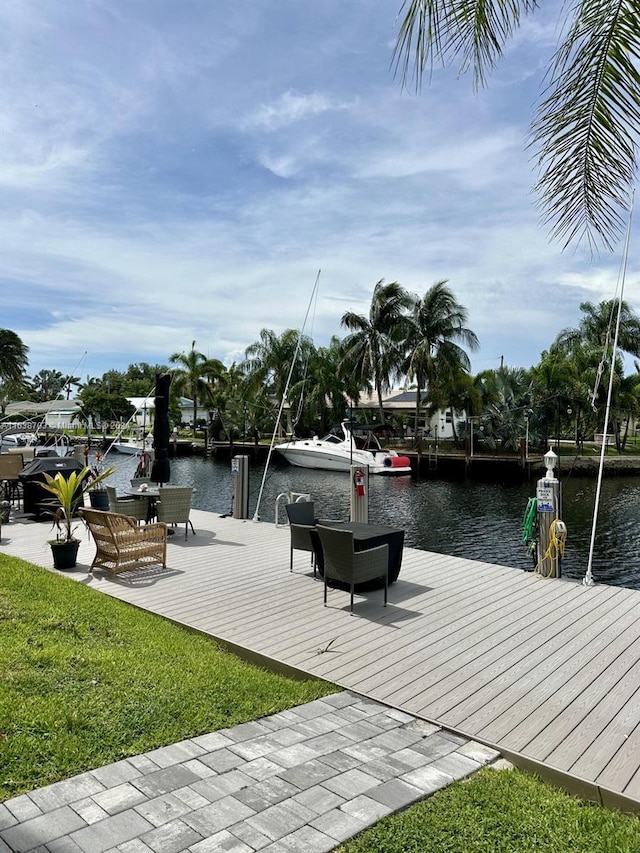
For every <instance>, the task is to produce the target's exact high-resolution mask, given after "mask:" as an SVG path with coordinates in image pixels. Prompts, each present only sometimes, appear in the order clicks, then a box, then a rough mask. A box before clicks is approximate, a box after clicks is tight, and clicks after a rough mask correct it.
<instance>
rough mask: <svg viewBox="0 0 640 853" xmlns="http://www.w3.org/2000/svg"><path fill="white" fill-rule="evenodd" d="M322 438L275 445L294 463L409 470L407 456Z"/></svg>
mask: <svg viewBox="0 0 640 853" xmlns="http://www.w3.org/2000/svg"><path fill="white" fill-rule="evenodd" d="M322 445H323V442H317V443H314V442H287V443H285V444H279V445H276V446H275V447H274V450H277V451H278V453H280V454H281V455H282V456H283V457H284V458H285V459H286V460H287V462H289V463H290V464H291V465H295V466H296V467H297V468H310V469H315V470H318V471H346V472H348V471H349V470H350V469H351V466H352V465H366V466H367V467H368V469H369V473H370V474H384V475H394V476H395V475H402V474H410V473H411V466H410V465H409V464H408V463H409V460H408V459H406V457H404V458H403V457H397V456H396V457H393V456H392V455H391V454H388V453H377V454H373V453H369V452H368V451H366V450H353V451H352V452H350V451H349V450H344V449H341V448H340V447H335V448H333V447H323V446H322ZM394 458H395V459H397V460H398V459H402V461H406V463H407V464H406V465H397V464H394V462H393V459H394Z"/></svg>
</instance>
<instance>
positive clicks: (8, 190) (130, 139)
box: [0, 0, 640, 381]
mask: <svg viewBox="0 0 640 853" xmlns="http://www.w3.org/2000/svg"><path fill="white" fill-rule="evenodd" d="M400 5H401V0H233V2H226V3H221V2H211V0H0V55H1V56H2V59H1V67H0V217H1V219H0V327H2V328H8V329H12V330H13V331H15V332H16V333H17V334H18V335H19V336H20V337H21V339H22V340H23V342H24V343H25V344H26V345H27V346H28V347H29V367H28V373H29V375H31V376H33V375H34V374H36V373H37V372H38V371H39V370H41V369H54V370H59V371H61V372H63V373H64V374H65V375H72V376H79V377H80V378H81V380H82V381H86V379H87V378H88V377H100V376H102V374H103V373H104V372H106V371H107V370H111V369H116V370H126V368H127V367H128V366H129V365H130V364H133V363H137V362H147V363H149V364H152V365H153V364H167V363H168V360H169V356H170V355H171V354H172V353H176V352H186V351H188V350H189V349H190V347H191V344H192V341H195V342H196V349H197V350H199V351H200V352H203V353H204V354H205V355H207V356H208V357H211V358H218V359H220V360H221V361H223V362H224V364H225V365H227V366H229V365H230V364H231V363H233V362H234V361H235V362H239V361H241V360H242V359H243V357H244V351H245V349H246V347H247V346H249V345H250V344H251V343H253V342H254V341H256V340H258V338H259V335H260V331H261V329H263V328H268V329H273V330H274V331H276V332H277V333H280V332H282V331H284V330H285V329H287V328H293V329H301V328H303V324H304V323H305V317H306V325H304V331H305V333H306V334H308V335H310V336H311V337H312V338H313V339H314V341H315V343H316V346H324V345H326V344H327V343H328V342H329V340H330V338H331V337H332V336H333V335H339V336H343V335H345V334H346V330H345V329H344V328H342V327H341V325H340V320H341V317H342V315H343V314H344V313H345V312H346V311H356V312H358V313H364V314H366V313H367V312H368V309H369V305H370V301H371V295H372V292H373V288H374V286H375V284H376V282H377V281H379V280H380V279H384V280H385V281H387V282H389V281H399V282H400V283H401V284H402V285H403V286H404V287H405V288H406V289H407V290H409V291H410V292H412V293H416V294H419V295H422V294H424V293H425V292H426V290H427V289H428V288H429V287H431V285H433V284H434V283H435V282H436V281H440V280H446V281H447V282H448V286H449V287H450V288H451V290H452V291H453V293H454V295H455V297H456V299H457V300H458V301H459V302H460V303H461V304H462V305H463V306H464V307H465V308H466V309H467V311H468V321H467V324H468V326H469V328H471V329H472V330H473V331H474V332H475V333H476V335H477V336H478V338H479V340H480V349H479V350H478V351H477V352H475V353H472V354H471V361H472V370H473V372H478V371H480V370H485V369H492V368H497V367H499V366H500V364H501V363H504V364H505V365H508V366H510V367H530V366H531V365H533V364H535V363H537V362H538V361H539V359H540V354H541V352H542V351H543V350H544V349H546V348H548V347H549V346H550V344H551V343H552V342H553V340H554V338H555V337H556V335H557V333H558V332H559V331H560V330H561V329H563V328H566V327H575V326H577V325H578V323H579V320H580V317H581V312H580V303H581V302H584V301H591V302H596V303H597V302H599V301H600V300H602V299H612V298H614V297H615V296H616V293H617V290H616V288H617V286H618V282H619V279H620V271H621V269H622V263H623V260H622V255H623V246H622V244H620V245H618V247H617V248H616V251H615V252H614V253H612V254H603V255H600V256H598V257H592V256H591V255H590V254H589V253H588V252H587V251H586V250H584V249H577V250H573V249H571V250H566V251H565V252H562V249H561V246H560V245H559V244H557V243H552V242H550V241H549V239H548V235H547V232H546V230H545V228H544V227H543V226H542V225H541V223H540V217H539V212H538V211H537V210H536V198H535V196H534V195H533V193H532V186H533V184H534V182H535V174H534V172H533V170H532V156H533V153H532V151H531V149H528V148H527V138H528V134H529V128H530V122H531V119H532V116H533V114H534V111H535V105H536V103H537V101H538V100H539V98H540V95H541V91H542V85H543V81H544V74H545V70H546V68H547V65H548V63H549V60H550V58H551V56H552V54H553V51H554V48H555V46H556V44H557V40H558V36H559V32H558V29H557V23H558V21H557V16H558V11H559V9H560V6H561V4H559V3H557V4H551V7H552V8H551V11H547V12H545V14H536V15H534V16H533V17H531V18H529V19H526V20H525V22H524V25H523V26H522V28H521V30H520V31H519V32H518V34H517V35H516V37H515V39H514V40H513V41H512V42H511V43H510V45H509V47H508V49H507V51H506V53H505V56H504V57H503V60H502V62H501V63H500V65H499V67H498V68H497V69H496V71H495V72H494V74H493V75H492V77H491V78H490V80H489V85H488V87H487V88H485V89H482V90H480V91H478V92H476V91H475V90H474V86H473V79H472V77H471V75H469V74H463V75H461V74H459V71H458V69H457V68H452V69H440V68H435V69H434V70H433V73H432V75H431V76H430V78H429V79H427V80H425V84H424V85H423V87H422V90H421V91H420V92H419V93H416V92H415V90H411V89H408V88H406V87H403V86H402V85H401V81H400V79H399V78H398V77H397V75H395V74H394V71H393V67H392V53H393V47H394V43H395V38H396V34H397V30H398V27H399V24H400V19H399V17H398V12H399V9H400ZM635 223H636V224H635V225H634V227H633V229H632V234H631V250H630V252H629V259H628V262H627V267H626V276H625V294H624V295H625V298H626V300H627V301H628V302H629V304H630V305H631V307H632V308H633V309H634V310H635V311H636V312H640V262H639V261H638V237H639V236H640V228H639V226H638V224H637V223H638V217H636V220H635ZM634 246H635V249H634ZM319 272H320V276H319V281H318V292H317V299H315V300H312V299H311V297H312V293H313V290H314V283H315V281H316V278H317V276H318V273H319Z"/></svg>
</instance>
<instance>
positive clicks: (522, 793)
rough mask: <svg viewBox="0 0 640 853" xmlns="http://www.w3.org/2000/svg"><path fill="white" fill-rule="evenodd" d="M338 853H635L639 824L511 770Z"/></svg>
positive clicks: (491, 773)
mask: <svg viewBox="0 0 640 853" xmlns="http://www.w3.org/2000/svg"><path fill="white" fill-rule="evenodd" d="M339 851H340V853H534V851H535V853H639V851H640V817H638V816H630V815H622V814H619V813H617V812H612V811H608V810H607V809H603V808H601V807H599V806H594V805H591V804H589V803H585V802H583V801H581V800H578V799H575V798H574V797H570V796H568V795H567V794H564V793H562V792H561V791H559V790H558V789H556V788H553V787H551V786H550V785H547V784H546V783H544V782H541V781H539V780H538V779H535V778H534V777H533V776H529V775H527V774H526V773H522V772H520V771H518V770H512V771H496V770H492V769H489V768H487V769H485V770H482V771H480V772H479V773H476V774H475V775H474V776H472V777H471V778H470V779H468V780H466V781H463V782H455V783H454V784H453V785H450V786H449V787H448V788H445V789H443V790H442V791H440V792H438V793H437V794H436V795H435V796H433V797H431V798H430V799H428V800H425V801H424V802H422V803H418V804H417V805H415V806H413V807H412V808H410V809H408V810H407V811H405V812H402V813H401V814H397V815H392V816H390V817H388V818H385V819H384V820H382V821H380V822H379V823H378V824H376V826H374V827H373V828H372V829H370V830H368V831H367V832H365V833H363V834H362V835H360V836H358V837H357V838H355V839H353V840H352V841H349V842H347V843H346V844H344V845H343V846H342V847H340V848H339Z"/></svg>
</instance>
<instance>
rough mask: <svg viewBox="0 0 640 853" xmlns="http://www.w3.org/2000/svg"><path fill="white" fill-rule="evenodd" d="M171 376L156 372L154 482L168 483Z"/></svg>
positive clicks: (169, 472) (152, 477)
mask: <svg viewBox="0 0 640 853" xmlns="http://www.w3.org/2000/svg"><path fill="white" fill-rule="evenodd" d="M170 385H171V376H170V374H168V373H156V404H155V416H154V418H155V419H154V422H153V447H154V451H155V459H154V460H153V465H152V466H151V480H152V481H153V482H154V483H160V484H162V483H168V482H169V476H170V474H171V469H170V467H169V386H170Z"/></svg>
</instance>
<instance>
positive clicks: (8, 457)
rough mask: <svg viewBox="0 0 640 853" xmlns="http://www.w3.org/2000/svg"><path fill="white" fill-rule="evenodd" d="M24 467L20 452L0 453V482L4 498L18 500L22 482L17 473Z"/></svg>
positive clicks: (12, 500)
mask: <svg viewBox="0 0 640 853" xmlns="http://www.w3.org/2000/svg"><path fill="white" fill-rule="evenodd" d="M23 468H24V457H23V455H22V453H3V454H1V455H0V482H1V483H2V491H3V495H4V500H6V501H10V502H11V503H13V502H14V501H15V502H16V503H19V502H20V493H21V487H22V483H21V482H20V480H19V479H18V475H19V474H20V472H21V471H22V469H23Z"/></svg>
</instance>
